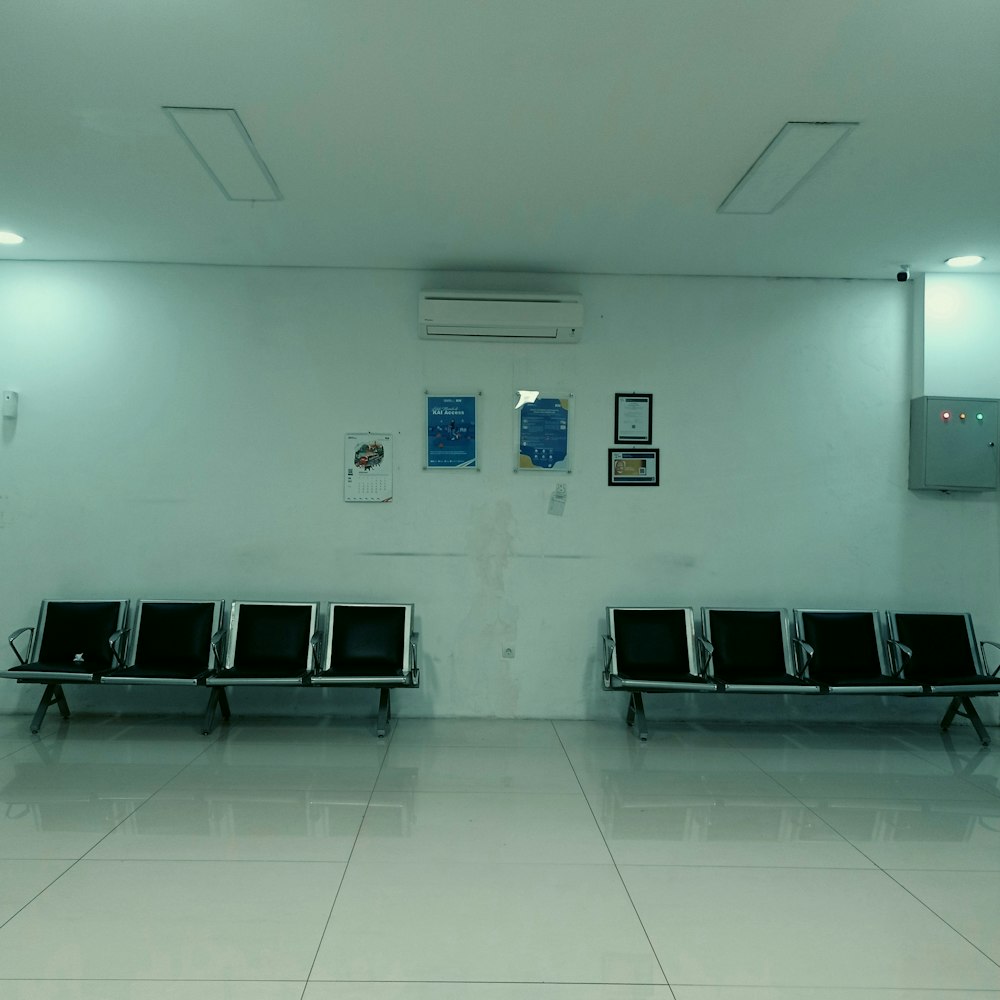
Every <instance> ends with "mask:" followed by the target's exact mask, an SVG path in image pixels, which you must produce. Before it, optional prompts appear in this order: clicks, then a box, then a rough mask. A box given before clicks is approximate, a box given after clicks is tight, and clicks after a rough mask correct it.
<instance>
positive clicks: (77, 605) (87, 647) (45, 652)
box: [33, 601, 128, 668]
mask: <svg viewBox="0 0 1000 1000" xmlns="http://www.w3.org/2000/svg"><path fill="white" fill-rule="evenodd" d="M127 617H128V601H42V606H41V610H40V611H39V613H38V628H37V630H36V631H35V654H34V656H33V659H34V660H35V661H36V662H38V663H72V662H73V661H74V660H77V662H81V660H80V659H78V658H82V662H84V663H89V664H94V666H95V668H99V667H109V666H111V665H112V663H113V658H112V655H111V647H110V646H109V645H108V640H109V639H110V638H111V636H112V635H113V634H114V633H115V632H116V631H118V629H120V628H124V627H125V620H126V618H127Z"/></svg>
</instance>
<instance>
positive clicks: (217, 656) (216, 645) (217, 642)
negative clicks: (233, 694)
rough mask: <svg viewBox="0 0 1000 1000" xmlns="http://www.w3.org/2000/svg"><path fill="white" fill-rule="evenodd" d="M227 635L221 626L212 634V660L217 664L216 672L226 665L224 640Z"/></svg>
mask: <svg viewBox="0 0 1000 1000" xmlns="http://www.w3.org/2000/svg"><path fill="white" fill-rule="evenodd" d="M225 637H226V630H225V629H224V628H220V629H219V631H218V632H216V633H215V635H213V636H212V661H213V663H214V664H215V667H214V670H215V672H216V673H218V672H219V671H220V670H222V669H223V666H224V664H223V660H222V640H223V639H225Z"/></svg>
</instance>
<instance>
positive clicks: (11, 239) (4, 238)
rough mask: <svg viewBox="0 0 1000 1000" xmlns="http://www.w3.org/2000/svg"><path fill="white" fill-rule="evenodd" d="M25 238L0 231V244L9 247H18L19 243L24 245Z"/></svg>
mask: <svg viewBox="0 0 1000 1000" xmlns="http://www.w3.org/2000/svg"><path fill="white" fill-rule="evenodd" d="M23 242H24V237H23V236H19V235H18V234H17V233H9V232H7V231H6V230H0V243H3V244H6V245H7V246H12V247H16V246H17V245H18V243H23Z"/></svg>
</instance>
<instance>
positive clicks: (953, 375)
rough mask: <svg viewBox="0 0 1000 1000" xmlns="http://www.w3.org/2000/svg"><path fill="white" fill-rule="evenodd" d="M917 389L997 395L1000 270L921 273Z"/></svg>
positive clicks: (928, 393) (931, 392)
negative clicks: (920, 369)
mask: <svg viewBox="0 0 1000 1000" xmlns="http://www.w3.org/2000/svg"><path fill="white" fill-rule="evenodd" d="M923 306H924V307H923V331H922V335H923V360H924V385H923V392H922V393H920V392H918V393H917V395H926V396H974V397H975V396H981V397H985V398H987V399H995V398H996V397H998V396H1000V275H998V274H928V275H925V276H924V278H923Z"/></svg>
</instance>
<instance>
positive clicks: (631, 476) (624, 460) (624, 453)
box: [608, 448, 660, 486]
mask: <svg viewBox="0 0 1000 1000" xmlns="http://www.w3.org/2000/svg"><path fill="white" fill-rule="evenodd" d="M659 485H660V449H659V448H642V449H640V448H609V449H608V486H659Z"/></svg>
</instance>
